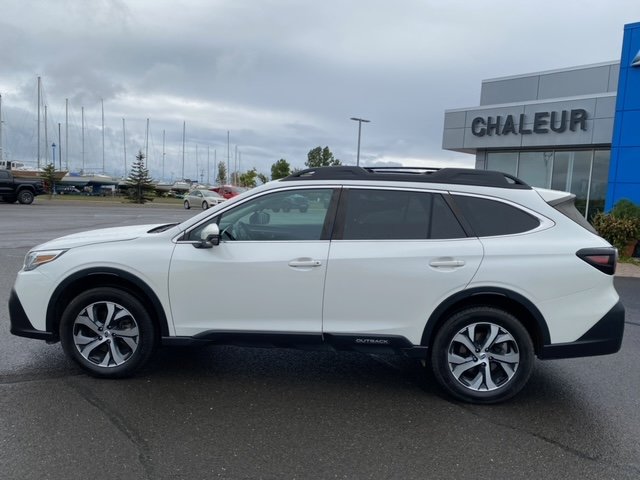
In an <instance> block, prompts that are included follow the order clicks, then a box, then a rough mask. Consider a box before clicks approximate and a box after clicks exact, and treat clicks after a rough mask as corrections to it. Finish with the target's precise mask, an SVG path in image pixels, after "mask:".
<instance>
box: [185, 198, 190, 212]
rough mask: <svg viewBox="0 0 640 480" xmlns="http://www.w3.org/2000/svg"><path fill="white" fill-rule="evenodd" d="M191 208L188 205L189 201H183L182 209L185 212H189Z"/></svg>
mask: <svg viewBox="0 0 640 480" xmlns="http://www.w3.org/2000/svg"><path fill="white" fill-rule="evenodd" d="M190 208H191V205H189V200H185V201H184V209H185V210H189V209H190Z"/></svg>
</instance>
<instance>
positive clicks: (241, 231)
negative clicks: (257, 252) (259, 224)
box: [220, 222, 251, 241]
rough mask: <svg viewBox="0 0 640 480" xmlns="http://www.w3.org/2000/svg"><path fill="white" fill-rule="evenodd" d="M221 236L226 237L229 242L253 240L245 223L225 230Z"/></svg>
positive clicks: (235, 224) (239, 223)
mask: <svg viewBox="0 0 640 480" xmlns="http://www.w3.org/2000/svg"><path fill="white" fill-rule="evenodd" d="M220 235H226V237H227V238H228V239H229V240H233V241H235V240H251V237H250V235H249V230H248V229H247V226H246V225H245V223H244V222H237V223H234V224H231V225H229V226H228V227H227V228H225V229H224V230H223V231H222V233H221V234H220Z"/></svg>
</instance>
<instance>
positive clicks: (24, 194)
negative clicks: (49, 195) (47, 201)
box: [18, 190, 35, 205]
mask: <svg viewBox="0 0 640 480" xmlns="http://www.w3.org/2000/svg"><path fill="white" fill-rule="evenodd" d="M34 198H35V196H34V195H33V192H32V191H31V190H21V191H20V192H18V202H20V203H22V204H23V205H29V204H31V203H33V199H34Z"/></svg>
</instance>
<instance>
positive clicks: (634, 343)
mask: <svg viewBox="0 0 640 480" xmlns="http://www.w3.org/2000/svg"><path fill="white" fill-rule="evenodd" d="M199 212H200V210H195V211H194V210H191V211H185V210H183V209H182V208H181V207H179V206H176V207H168V206H158V205H145V206H124V205H118V204H96V205H87V204H83V203H56V202H45V201H40V200H38V201H36V203H35V204H34V205H30V206H25V205H17V204H16V205H6V204H0V231H1V232H2V234H1V235H0V271H1V272H2V275H0V478H2V479H3V480H10V479H76V478H98V479H100V478H135V479H137V478H142V479H180V478H185V479H187V478H188V479H205V478H207V479H210V478H229V479H253V478H265V479H276V478H300V479H306V478H314V479H315V478H318V479H326V478H357V479H360V478H385V479H386V478H399V479H412V478H416V479H425V478H438V479H446V478H452V479H453V478H455V479H459V478H475V477H480V478H510V479H531V478H545V479H547V478H550V479H555V478H558V479H560V478H562V479H567V478H581V479H602V478H612V479H613V478H615V479H638V478H640V373H639V372H638V366H637V363H636V360H637V355H638V352H640V295H639V293H640V279H638V278H616V285H617V287H618V291H619V292H620V294H621V296H622V299H623V302H624V303H625V306H626V308H627V325H626V331H625V338H624V341H623V346H622V350H621V351H620V352H619V353H618V354H616V355H610V356H605V357H593V358H582V359H572V360H558V361H548V362H537V363H536V367H535V369H534V372H533V375H532V378H531V380H530V382H529V384H528V385H527V387H525V389H524V391H523V392H522V393H521V394H520V395H519V396H517V397H516V398H515V399H513V400H511V401H509V402H508V403H505V404H502V405H496V406H490V407H486V406H484V407H480V406H472V405H467V404H463V403H459V402H455V401H452V400H450V399H449V398H448V397H445V396H444V395H443V394H442V393H441V392H440V390H439V388H438V387H437V385H436V384H435V381H434V380H432V379H431V378H430V376H429V375H428V374H426V373H425V370H424V369H423V368H422V366H421V365H420V364H419V363H416V362H415V361H412V360H409V359H404V358H400V357H385V356H374V355H363V354H355V353H353V354H352V353H329V352H327V353H324V352H301V351H293V350H262V349H248V348H237V347H215V346H214V347H205V348H200V349H191V350H188V349H177V348H173V349H170V348H165V349H162V350H160V351H159V352H158V353H157V355H156V357H155V359H154V360H153V361H152V362H150V365H148V366H147V367H145V369H144V370H143V371H142V372H141V373H140V374H139V375H138V376H137V377H135V378H132V379H127V380H117V381H106V380H96V379H93V378H90V377H88V376H86V375H84V374H82V373H80V371H79V370H78V369H77V368H76V367H75V366H73V365H72V364H70V363H69V362H68V361H67V360H66V358H65V357H64V355H63V353H62V349H61V348H60V345H59V344H56V345H47V344H45V343H44V342H41V341H37V340H29V339H24V338H18V337H14V336H12V335H10V333H9V318H8V311H7V308H6V305H7V301H8V296H9V292H10V289H11V286H12V284H13V280H14V278H15V274H16V272H17V271H18V270H19V269H20V268H21V265H22V260H23V258H24V255H25V253H26V252H27V250H28V249H29V248H30V247H31V246H33V245H35V244H37V243H40V242H42V241H44V240H47V239H49V238H53V237H56V236H60V235H64V234H66V233H71V232H75V231H80V230H86V229H90V228H102V227H107V226H120V225H130V224H137V223H168V222H172V221H179V220H181V219H184V218H188V217H190V216H192V215H194V214H197V213H199Z"/></svg>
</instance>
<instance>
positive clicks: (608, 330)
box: [538, 302, 624, 360]
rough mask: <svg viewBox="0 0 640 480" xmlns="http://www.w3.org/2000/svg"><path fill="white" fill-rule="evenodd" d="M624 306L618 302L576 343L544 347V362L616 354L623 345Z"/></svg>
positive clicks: (540, 355)
mask: <svg viewBox="0 0 640 480" xmlns="http://www.w3.org/2000/svg"><path fill="white" fill-rule="evenodd" d="M623 333H624V306H623V305H622V303H621V302H618V303H617V304H616V305H614V307H613V308H612V309H611V310H609V312H608V313H607V314H606V315H605V316H604V317H602V318H601V319H600V321H598V323H596V324H595V325H594V326H593V327H591V328H590V329H589V331H588V332H587V333H585V334H584V335H583V336H582V337H580V338H579V339H578V340H576V341H575V342H570V343H556V344H553V345H544V346H543V347H542V350H541V351H540V352H539V354H538V358H540V359H542V360H552V359H554V358H573V357H591V356H595V355H608V354H610V353H616V352H617V351H618V350H620V346H621V345H622V336H623Z"/></svg>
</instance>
